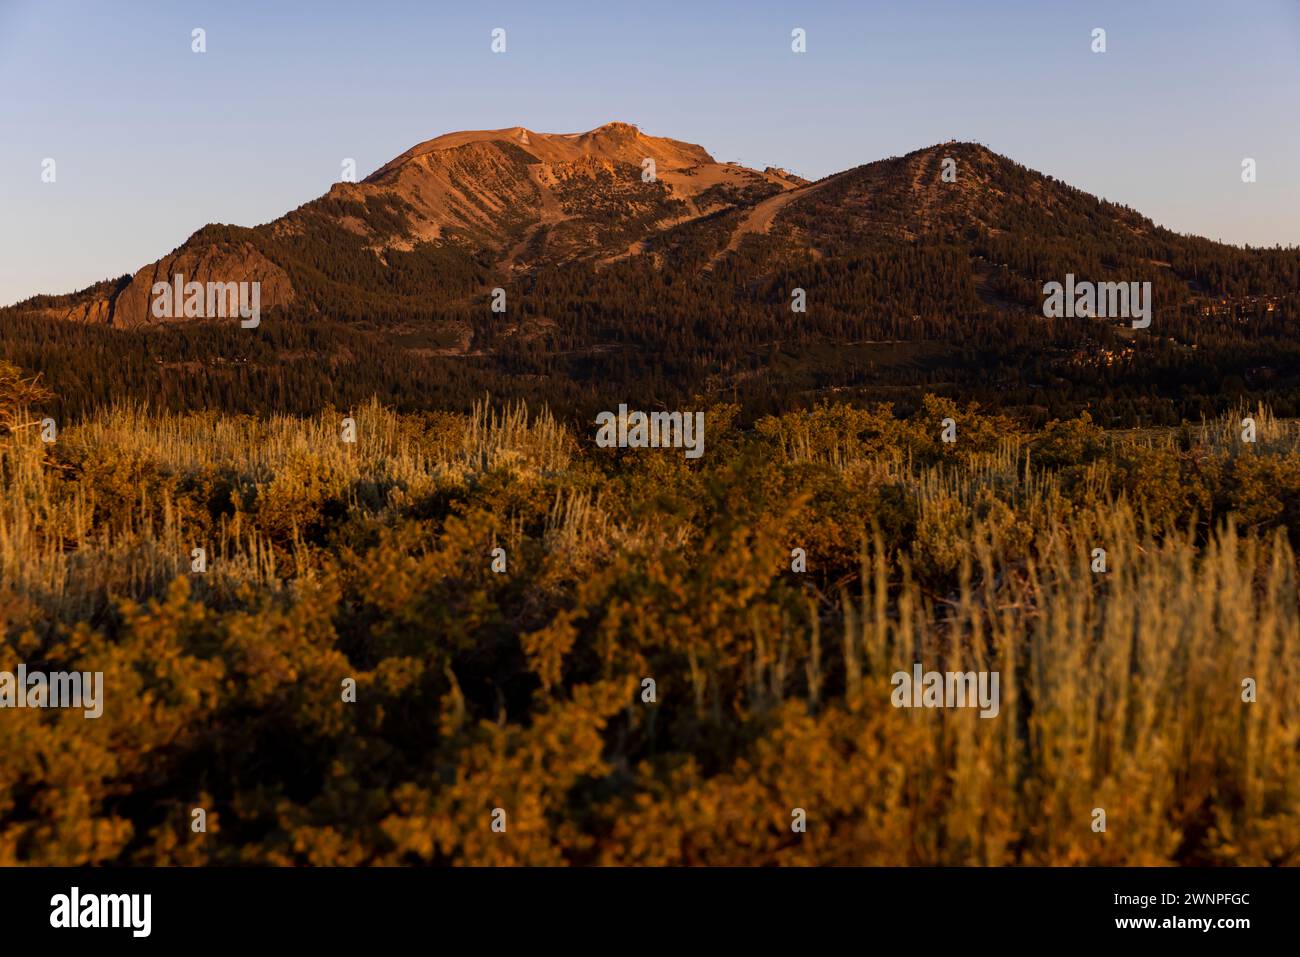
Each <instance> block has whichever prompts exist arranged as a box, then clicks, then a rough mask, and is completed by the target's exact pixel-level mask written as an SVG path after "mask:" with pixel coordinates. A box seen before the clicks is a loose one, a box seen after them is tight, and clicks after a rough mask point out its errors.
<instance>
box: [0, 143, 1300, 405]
mask: <svg viewBox="0 0 1300 957" xmlns="http://www.w3.org/2000/svg"><path fill="white" fill-rule="evenodd" d="M178 274H180V275H183V276H184V277H185V279H186V281H198V282H201V283H207V282H221V283H231V282H248V281H256V282H258V283H260V293H261V309H262V312H263V314H264V320H263V324H262V326H261V328H260V330H259V332H258V333H257V334H256V335H254V336H249V335H247V334H243V335H238V333H240V332H241V330H239V328H238V324H237V323H232V322H230V321H229V320H217V321H216V322H215V323H213V322H208V321H205V320H201V319H195V318H191V319H183V318H174V319H173V318H167V319H159V318H155V317H154V316H153V315H152V313H151V308H150V307H151V303H152V299H153V297H152V288H153V285H154V283H156V282H171V281H172V279H173V277H174V276H176V275H178ZM1069 275H1073V276H1075V277H1078V278H1079V279H1082V280H1090V281H1094V282H1150V283H1151V289H1152V299H1153V302H1154V306H1153V309H1154V314H1155V315H1156V317H1157V321H1156V322H1154V323H1153V325H1152V327H1151V329H1150V330H1145V331H1143V332H1140V333H1139V332H1138V331H1136V330H1133V329H1131V328H1129V327H1128V324H1127V323H1125V322H1109V323H1108V322H1102V321H1096V320H1094V321H1076V320H1069V321H1064V320H1049V319H1045V318H1044V316H1043V311H1042V303H1043V294H1042V290H1043V286H1044V284H1045V283H1048V282H1053V281H1055V282H1063V281H1065V279H1066V277H1067V276H1069ZM496 288H500V289H502V290H504V291H505V293H506V297H507V302H508V305H507V308H506V310H505V312H504V313H498V312H493V311H492V310H491V309H490V307H489V301H490V299H491V297H492V291H493V290H494V289H496ZM800 289H801V290H803V291H804V296H805V299H806V302H807V307H806V310H805V311H797V310H796V309H792V296H794V295H795V290H800ZM1298 296H1300V252H1298V251H1297V250H1295V249H1251V248H1240V247H1234V246H1227V245H1223V244H1219V243H1214V242H1211V241H1209V240H1205V239H1201V238H1198V237H1194V236H1184V235H1179V234H1176V233H1173V232H1171V231H1169V230H1167V229H1164V228H1162V227H1160V226H1157V225H1156V224H1155V223H1153V222H1151V220H1149V219H1147V218H1146V217H1144V216H1142V215H1140V214H1139V213H1138V212H1136V211H1134V210H1132V209H1130V208H1128V207H1125V206H1122V205H1118V204H1115V203H1112V202H1108V201H1106V200H1103V199H1100V198H1098V197H1095V196H1092V195H1089V194H1088V193H1085V192H1083V191H1081V190H1078V189H1076V188H1074V187H1072V186H1069V185H1067V184H1065V183H1063V182H1060V181H1059V180H1057V179H1055V178H1053V177H1051V176H1047V175H1044V174H1041V173H1038V172H1035V171H1033V170H1030V169H1028V168H1026V167H1024V166H1022V165H1021V164H1019V163H1016V162H1014V161H1013V160H1011V159H1009V158H1007V157H1005V156H1001V155H999V154H997V153H995V152H993V151H991V150H989V149H988V148H986V147H984V146H982V145H980V144H977V143H964V142H948V143H942V144H937V145H934V146H930V147H927V148H924V149H920V150H916V151H914V152H912V153H909V154H907V155H905V156H901V157H891V158H888V159H884V160H879V161H875V162H871V163H867V164H865V165H862V166H858V167H855V168H852V169H849V170H845V171H843V172H840V173H837V174H834V175H831V176H827V177H825V178H823V179H820V180H817V181H815V182H810V181H808V180H806V179H804V178H801V177H799V176H797V175H794V174H792V173H789V172H786V171H785V170H783V169H781V168H778V167H774V166H768V167H766V168H765V169H763V170H761V171H760V170H757V169H749V168H747V167H744V166H740V165H738V164H735V163H727V162H718V161H717V160H716V159H714V157H713V156H712V155H710V154H709V152H708V151H707V150H705V149H704V148H703V147H700V146H696V145H693V144H690V143H685V142H682V141H679V140H675V139H669V138H664V137H656V136H650V135H647V134H645V133H643V132H641V131H640V130H639V129H638V128H637V127H635V126H632V125H629V124H626V123H609V124H606V125H604V126H601V127H599V128H597V129H594V130H591V131H589V132H586V133H573V134H548V133H539V132H535V131H533V130H528V129H525V128H523V127H511V128H508V129H501V130H486V131H470V132H459V133H449V134H446V135H443V136H439V137H436V138H434V139H431V140H428V141H426V142H423V143H420V144H418V145H416V146H414V147H412V148H411V149H409V150H407V151H406V152H405V153H403V154H402V155H400V156H398V157H396V158H394V159H393V160H391V161H390V162H388V163H386V164H384V165H383V166H381V167H380V168H379V169H377V170H376V171H375V172H373V173H372V174H370V175H369V176H367V177H366V178H365V179H364V180H362V181H360V182H356V183H351V182H345V183H336V184H335V185H334V186H332V187H331V188H330V190H329V191H328V192H327V193H326V194H325V195H324V196H321V197H320V198H319V199H316V200H313V201H311V202H309V203H306V204H305V205H303V206H301V207H299V208H298V209H295V210H293V211H291V212H289V213H287V214H286V215H284V216H282V217H281V218H279V219H277V220H275V221H273V222H271V223H267V224H265V225H262V226H257V227H252V228H248V227H240V226H228V225H209V226H205V227H203V228H202V229H200V230H199V231H198V232H196V233H195V234H194V235H193V236H191V237H190V238H189V239H187V240H186V241H185V242H184V243H182V244H181V245H180V246H179V247H177V248H176V249H174V250H173V251H172V252H170V253H168V254H167V255H166V256H163V257H162V258H161V259H159V260H158V261H156V262H154V263H151V264H149V265H147V266H145V267H143V268H142V269H140V270H139V271H137V272H136V273H135V274H134V275H129V276H123V277H121V278H120V279H117V280H111V281H106V282H102V283H99V284H96V285H95V286H92V287H90V288H88V289H84V290H81V291H80V292H77V293H73V294H70V295H60V296H37V297H34V298H33V299H30V300H27V301H26V302H24V303H20V304H18V305H17V306H14V307H11V308H9V309H5V310H0V329H6V330H18V329H19V328H20V327H21V329H23V330H26V331H25V332H24V333H23V334H22V335H12V336H9V337H7V341H6V343H5V345H4V348H3V350H0V351H3V353H4V355H6V356H8V357H9V358H11V360H12V361H14V362H17V363H18V364H19V365H23V366H25V367H26V368H35V369H38V370H41V371H45V372H46V373H47V376H48V377H49V378H50V379H51V381H53V380H54V379H56V378H58V377H59V376H63V377H64V379H65V380H66V381H67V382H69V383H71V384H72V388H73V389H74V390H75V391H78V393H79V394H80V395H82V396H83V398H82V399H81V400H79V401H85V402H90V401H92V399H93V400H94V401H104V400H107V399H108V398H111V397H114V396H118V395H121V394H122V392H123V390H135V391H133V392H129V394H132V395H143V396H145V397H149V398H150V399H151V400H156V401H166V402H167V403H170V404H173V405H176V404H186V403H190V402H198V401H200V398H199V397H206V398H204V399H203V401H208V402H212V403H216V404H228V405H234V406H236V407H240V408H245V407H250V408H256V407H258V403H259V402H260V403H262V404H264V405H270V406H272V407H277V408H279V407H285V406H290V405H293V406H295V407H296V406H298V405H300V406H302V408H304V409H312V408H315V407H318V405H319V404H321V403H323V402H331V401H333V402H346V401H352V400H353V399H354V398H355V397H356V396H358V395H362V394H364V390H369V391H370V392H371V393H379V394H383V395H386V396H388V397H389V398H391V399H392V400H393V401H396V402H401V403H406V404H408V405H413V406H434V407H441V406H444V405H447V404H457V403H463V402H464V401H467V399H466V396H468V395H470V394H472V393H478V394H482V393H483V392H492V393H493V394H497V395H504V396H509V395H517V396H521V397H528V398H537V399H541V400H544V401H547V402H549V403H551V404H552V405H556V406H569V407H574V408H579V407H580V408H590V407H600V408H604V407H605V406H604V405H601V404H600V403H607V401H608V400H607V399H606V398H605V395H606V394H607V393H608V392H609V391H611V390H612V391H618V390H621V392H622V394H623V395H624V396H628V395H632V394H635V393H636V392H637V391H638V390H643V391H645V392H646V393H647V394H648V395H649V396H650V397H651V398H652V399H653V400H654V401H656V402H660V403H663V402H667V401H677V400H679V399H681V398H684V397H691V396H697V395H703V396H719V397H720V396H723V395H727V396H730V397H732V398H735V399H737V400H740V401H741V403H742V405H747V406H748V405H752V406H753V407H754V408H781V407H784V406H786V405H789V404H791V403H796V402H797V403H806V402H809V401H815V400H816V399H817V398H818V397H820V396H823V395H827V394H831V393H844V392H850V393H853V394H855V395H857V396H859V397H861V398H863V399H871V398H876V399H881V398H890V399H894V398H903V399H907V398H908V397H911V396H914V395H915V394H916V393H917V392H918V390H931V391H940V392H949V393H952V394H958V393H960V394H963V395H967V396H974V397H978V398H981V399H983V400H986V401H987V400H989V399H992V400H994V401H997V402H998V403H1000V404H1004V405H1010V406H1014V407H1016V408H1020V409H1023V410H1029V412H1030V414H1032V415H1035V416H1041V415H1043V414H1046V413H1047V411H1068V410H1069V409H1077V408H1081V407H1084V408H1094V409H1104V410H1105V411H1106V414H1107V416H1108V417H1109V418H1110V419H1112V420H1115V421H1120V420H1129V419H1133V420H1138V419H1142V418H1143V417H1147V418H1150V417H1153V416H1154V417H1159V418H1161V419H1163V420H1173V421H1177V417H1178V416H1181V415H1188V414H1195V413H1196V412H1198V411H1199V410H1204V409H1206V408H1209V407H1210V406H1212V405H1215V404H1216V403H1217V404H1219V405H1221V404H1222V403H1223V402H1224V401H1227V399H1228V397H1230V396H1231V395H1244V394H1246V392H1247V391H1249V393H1250V394H1251V395H1252V396H1258V395H1260V394H1261V392H1262V393H1264V394H1267V395H1269V396H1271V397H1272V398H1273V400H1274V401H1275V402H1276V403H1278V409H1279V411H1285V410H1286V409H1287V408H1289V407H1290V405H1289V404H1294V406H1295V408H1296V410H1297V411H1300V361H1297V362H1292V359H1293V357H1294V358H1296V359H1300V334H1297V319H1300V301H1298ZM52 319H58V320H72V321H73V323H76V324H79V326H78V327H79V328H84V329H87V330H114V331H115V332H116V334H118V335H121V334H122V331H131V330H142V331H143V330H152V329H156V328H166V329H167V330H168V331H169V332H170V333H171V335H169V336H165V337H157V336H154V337H151V338H149V339H147V340H140V343H139V345H136V344H134V343H132V344H130V345H128V344H127V341H126V340H120V339H119V340H109V339H104V338H102V337H96V336H94V335H92V334H91V333H90V332H87V333H86V334H85V335H83V336H81V337H80V338H78V337H77V335H74V334H73V333H72V332H70V331H69V328H70V327H69V325H68V324H65V323H55V324H51V323H50V321H49V320H52ZM232 329H233V330H234V332H235V333H236V334H235V335H234V337H233V338H232V337H231V330H232ZM182 330H192V334H190V333H185V334H184V335H182ZM86 336H91V338H86ZM214 337H215V338H214ZM38 343H40V344H39V345H38ZM132 350H134V351H132ZM141 350H144V351H145V352H147V353H148V355H149V357H150V361H151V362H152V363H153V366H154V368H153V369H152V371H150V370H147V369H146V368H145V367H143V366H140V365H139V363H140V362H141V361H142V360H141V359H140V357H139V356H138V355H137V353H139V352H140V351H141ZM91 353H94V354H99V355H103V356H113V357H116V358H114V359H113V360H112V361H120V362H127V363H128V364H130V365H131V369H130V371H129V372H123V371H121V370H119V371H118V373H116V374H114V373H113V372H112V371H111V369H105V370H94V371H91V370H88V369H86V368H85V366H86V362H87V360H86V359H85V358H84V357H85V356H87V355H89V354H91ZM103 361H104V362H105V363H108V364H109V365H111V362H110V360H109V359H108V358H105V359H104V360H103ZM449 363H450V364H449ZM1288 364H1289V365H1288ZM344 373H346V374H344Z"/></svg>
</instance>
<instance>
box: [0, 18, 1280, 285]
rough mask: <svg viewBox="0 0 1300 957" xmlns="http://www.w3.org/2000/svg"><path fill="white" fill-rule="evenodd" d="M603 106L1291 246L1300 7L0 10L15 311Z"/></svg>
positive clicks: (737, 152)
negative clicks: (1081, 194) (391, 166)
mask: <svg viewBox="0 0 1300 957" xmlns="http://www.w3.org/2000/svg"><path fill="white" fill-rule="evenodd" d="M195 27H202V28H203V29H204V30H206V33H207V52H206V53H203V54H197V53H193V52H192V51H191V31H192V30H193V29H194V28H195ZM494 27H502V28H504V29H505V30H506V41H507V49H506V52H505V53H504V54H493V53H492V52H491V50H490V42H491V38H490V33H491V31H492V29H493V28H494ZM795 27H802V28H803V29H805V30H806V31H807V37H808V40H807V44H808V49H807V53H805V54H802V55H798V54H794V53H792V52H791V49H790V32H791V30H792V29H794V28H795ZM1095 27H1102V28H1104V29H1105V30H1106V41H1107V52H1106V53H1104V54H1095V53H1093V52H1092V51H1091V43H1092V40H1091V33H1092V30H1093V28H1095ZM611 120H622V121H625V122H629V123H635V124H636V125H638V126H640V127H641V129H642V130H643V131H645V132H647V133H651V134H655V135H661V136H672V137H675V138H677V139H682V140H687V141H690V142H695V143H699V144H701V145H702V146H704V147H705V148H707V149H708V150H709V151H710V152H712V153H713V155H714V156H715V157H717V158H718V159H722V160H736V161H739V162H742V163H745V164H747V165H751V166H757V167H763V166H768V165H773V166H784V167H786V168H788V169H791V170H793V171H795V172H797V173H800V174H802V175H804V176H807V177H810V178H816V177H820V176H823V175H826V174H828V173H832V172H836V171H839V170H842V169H846V168H849V167H852V166H856V165H859V164H861V163H865V162H869V161H871V160H875V159H880V158H882V157H885V156H890V155H897V154H901V153H905V152H908V151H910V150H913V149H916V148H918V147H922V146H928V145H931V144H933V143H936V142H940V141H943V140H947V139H951V138H957V139H968V140H976V141H978V142H981V143H984V144H985V145H987V146H989V147H991V148H992V149H994V150H996V151H998V152H1000V153H1004V154H1006V155H1007V156H1010V157H1012V158H1013V159H1016V160H1018V161H1019V162H1022V163H1024V164H1025V165H1027V166H1030V167H1032V168H1034V169H1038V170H1041V171H1042V172H1045V173H1049V174H1051V175H1054V176H1056V177H1058V178H1060V179H1063V180H1065V181H1066V182H1068V183H1071V184H1073V185H1075V186H1078V187H1080V188H1082V189H1085V190H1088V191H1089V192H1093V193H1096V194H1099V195H1102V196H1104V197H1106V198H1108V199H1112V200H1115V201H1117V202H1121V203H1125V204H1127V205H1130V206H1132V207H1134V208H1136V209H1138V210H1139V211H1141V212H1143V213H1145V214H1147V215H1149V216H1151V217H1152V218H1153V219H1155V220H1156V221H1157V222H1158V223H1161V224H1163V225H1166V226H1169V227H1170V228H1173V229H1176V230H1179V231H1181V232H1192V233H1198V234H1200V235H1204V236H1209V237H1211V238H1214V239H1222V240H1224V241H1228V242H1234V243H1249V244H1253V245H1273V244H1275V243H1281V244H1283V245H1296V244H1300V0H1220V2H1205V0H1116V2H1082V0H946V2H939V0H880V2H871V0H857V2H842V3H840V2H828V3H817V2H812V0H791V2H783V3H779V2H764V0H755V2H726V3H722V2H709V0H691V2H679V0H656V2H653V3H647V2H637V3H632V2H622V0H597V2H565V0H549V2H539V0H531V2H527V3H517V4H516V3H491V2H483V0H475V2H464V0H462V2H456V3H441V2H436V0H405V2H403V0H349V2H333V0H312V2H296V0H212V2H196V0H170V2H165V0H116V2H94V0H0V304H8V303H11V302H14V301H17V300H19V299H22V298H25V297H27V296H29V295H32V294H35V293H38V292H69V291H72V290H74V289H78V288H81V287H83V286H86V285H88V284H89V283H91V282H94V281H97V280H99V279H104V278H109V277H113V276H118V275H121V274H122V273H125V272H132V271H134V270H135V269H137V268H139V267H140V266H142V265H144V264H145V263H147V262H151V261H152V260H154V259H157V258H158V257H159V256H161V255H162V254H164V253H166V252H168V251H169V250H171V249H173V248H174V247H176V246H177V245H179V244H180V243H181V242H183V241H184V240H185V239H186V237H188V236H189V235H190V233H192V232H193V231H194V230H196V229H197V228H199V227H200V226H202V225H203V224H204V223H207V222H227V223H238V224H241V225H254V224H257V223H262V222H266V221H268V220H271V219H274V218H275V217H277V216H278V215H280V214H281V213H284V212H286V211H288V210H290V209H292V208H293V207H295V206H298V205H299V204H301V203H303V202H306V201H307V200H309V199H312V198H314V197H315V196H318V195H319V194H321V193H322V192H324V191H325V190H326V189H328V187H329V185H330V183H331V182H332V181H334V180H335V179H337V178H338V177H339V173H340V164H341V162H342V161H343V159H344V158H345V157H353V158H355V160H356V162H357V167H358V173H359V176H365V175H366V174H367V173H369V172H370V171H372V170H374V169H375V168H376V167H378V166H380V165H381V164H383V163H384V162H385V161H387V160H388V159H390V158H392V157H393V156H396V155H397V154H398V153H401V152H402V151H403V150H405V149H407V148H408V147H410V146H411V145H413V144H414V143H417V142H419V141H421V140H424V139H428V138H430V137H433V136H436V135H438V134H441V133H445V132H449V131H452V130H459V129H493V128H498V127H506V126H516V125H518V126H524V127H527V128H529V129H533V130H539V131H542V132H576V131H582V130H587V129H591V128H593V127H595V126H599V125H600V124H602V123H605V122H609V121H611ZM1244 157H1252V158H1254V159H1255V160H1256V161H1257V169H1258V181H1257V182H1256V183H1254V184H1249V185H1247V184H1243V183H1242V182H1241V161H1242V159H1243V158H1244ZM46 158H52V159H54V160H55V163H56V166H55V173H56V181H55V182H54V183H44V182H42V180H41V173H42V161H43V160H44V159H46Z"/></svg>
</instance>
